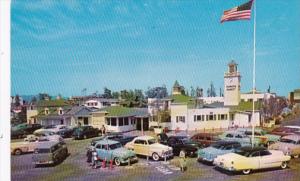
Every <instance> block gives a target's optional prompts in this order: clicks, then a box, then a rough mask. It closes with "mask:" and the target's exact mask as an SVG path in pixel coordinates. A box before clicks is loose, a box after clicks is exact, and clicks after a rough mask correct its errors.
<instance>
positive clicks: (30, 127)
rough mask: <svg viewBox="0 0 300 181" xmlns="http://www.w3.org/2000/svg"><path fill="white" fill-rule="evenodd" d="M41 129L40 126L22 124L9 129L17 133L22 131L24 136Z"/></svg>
mask: <svg viewBox="0 0 300 181" xmlns="http://www.w3.org/2000/svg"><path fill="white" fill-rule="evenodd" d="M40 128H42V125H40V124H27V123H22V124H18V125H16V126H13V127H12V128H11V131H12V132H18V131H22V132H24V133H25V134H32V133H33V132H34V131H35V130H37V129H40Z"/></svg>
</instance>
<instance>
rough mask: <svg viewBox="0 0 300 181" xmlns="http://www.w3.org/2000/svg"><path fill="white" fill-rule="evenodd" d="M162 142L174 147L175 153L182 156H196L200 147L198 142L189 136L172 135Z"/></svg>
mask: <svg viewBox="0 0 300 181" xmlns="http://www.w3.org/2000/svg"><path fill="white" fill-rule="evenodd" d="M161 143H162V144H165V145H168V146H170V147H172V148H173V154H174V155H176V156H179V155H180V156H182V157H185V156H190V157H194V156H196V154H197V151H198V149H199V148H200V145H199V144H198V143H196V142H194V141H192V140H190V139H188V137H187V136H170V137H168V139H167V140H166V141H162V142H161Z"/></svg>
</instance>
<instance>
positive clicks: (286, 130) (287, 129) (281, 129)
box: [271, 127, 299, 136]
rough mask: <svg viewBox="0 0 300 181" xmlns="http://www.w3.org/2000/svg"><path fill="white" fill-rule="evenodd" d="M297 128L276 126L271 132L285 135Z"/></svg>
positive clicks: (295, 130) (292, 132)
mask: <svg viewBox="0 0 300 181" xmlns="http://www.w3.org/2000/svg"><path fill="white" fill-rule="evenodd" d="M297 131H299V129H297V128H291V127H278V128H275V129H273V130H272V131H271V134H275V135H279V136H287V135H292V134H295V133H296V132H297Z"/></svg>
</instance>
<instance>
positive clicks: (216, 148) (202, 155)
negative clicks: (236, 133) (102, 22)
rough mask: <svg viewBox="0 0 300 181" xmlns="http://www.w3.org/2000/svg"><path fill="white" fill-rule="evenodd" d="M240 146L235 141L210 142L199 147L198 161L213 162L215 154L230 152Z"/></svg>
mask: <svg viewBox="0 0 300 181" xmlns="http://www.w3.org/2000/svg"><path fill="white" fill-rule="evenodd" d="M240 147H241V144H240V143H239V142H237V141H218V142H216V143H213V144H211V145H210V146H209V147H207V148H203V149H199V150H198V161H199V162H200V161H205V162H208V163H213V161H214V159H215V158H216V157H217V156H220V155H224V154H226V153H232V152H234V151H236V150H237V149H239V148H240Z"/></svg>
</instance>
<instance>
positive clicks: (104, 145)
mask: <svg viewBox="0 0 300 181" xmlns="http://www.w3.org/2000/svg"><path fill="white" fill-rule="evenodd" d="M95 150H96V152H97V156H98V157H99V158H100V159H101V160H106V161H107V162H109V161H111V160H112V161H113V162H114V163H115V165H117V166H120V165H121V164H125V163H128V162H130V163H133V162H137V161H138V160H137V157H136V155H135V153H134V152H133V151H131V150H128V149H126V148H124V147H122V144H121V143H120V142H118V141H114V140H108V139H105V140H101V141H98V142H97V143H96V144H95Z"/></svg>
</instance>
